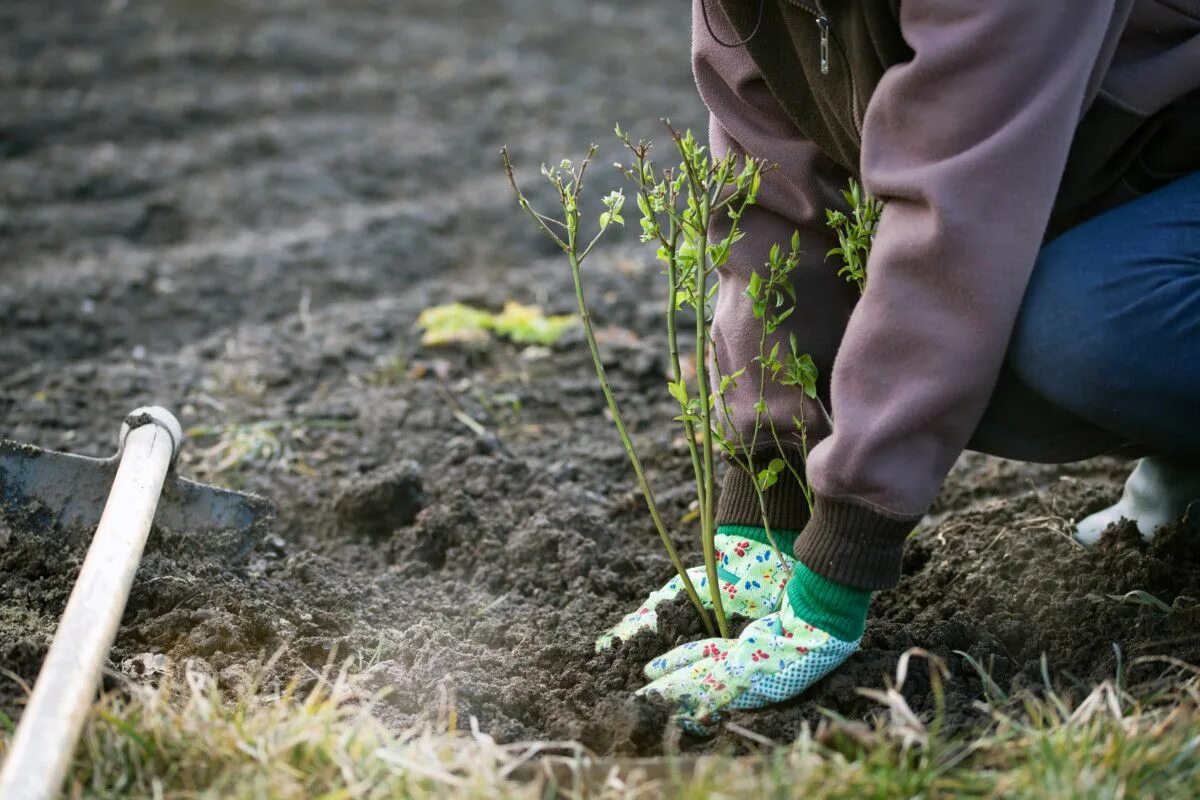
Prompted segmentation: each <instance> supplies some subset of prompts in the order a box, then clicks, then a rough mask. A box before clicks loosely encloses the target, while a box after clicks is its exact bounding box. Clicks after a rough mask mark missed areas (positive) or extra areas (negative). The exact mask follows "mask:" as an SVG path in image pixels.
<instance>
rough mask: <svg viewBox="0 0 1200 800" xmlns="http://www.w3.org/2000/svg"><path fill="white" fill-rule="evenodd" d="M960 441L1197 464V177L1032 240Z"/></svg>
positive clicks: (992, 448)
mask: <svg viewBox="0 0 1200 800" xmlns="http://www.w3.org/2000/svg"><path fill="white" fill-rule="evenodd" d="M969 447H970V449H972V450H980V451H982V452H985V453H992V454H993V455H999V456H1004V457H1006V458H1014V459H1019V460H1022V461H1042V462H1050V463H1062V462H1067V461H1078V460H1081V459H1084V458H1090V457H1092V456H1097V455H1102V454H1118V455H1128V456H1143V455H1163V456H1176V457H1183V458H1187V459H1200V173H1195V174H1192V175H1189V176H1186V177H1183V178H1180V179H1178V180H1176V181H1174V182H1173V183H1170V184H1168V185H1167V186H1164V187H1163V188H1161V189H1159V190H1157V191H1155V192H1153V193H1151V194H1147V195H1144V196H1142V197H1139V198H1137V199H1135V200H1132V201H1130V202H1128V203H1126V204H1124V205H1121V206H1118V207H1116V208H1113V209H1111V210H1109V211H1107V212H1105V213H1104V214H1101V215H1100V216H1098V217H1095V218H1093V219H1091V220H1089V221H1087V222H1085V223H1083V224H1082V225H1079V226H1078V227H1075V228H1072V229H1071V230H1069V231H1067V232H1066V233H1064V234H1062V235H1061V236H1059V237H1058V238H1057V239H1054V240H1053V241H1051V242H1049V243H1048V244H1047V245H1046V246H1045V247H1044V248H1043V249H1042V251H1041V253H1040V254H1039V256H1038V260H1037V264H1036V265H1035V267H1034V270H1033V275H1032V277H1031V279H1030V284H1029V288H1028V289H1027V291H1026V293H1025V299H1024V302H1023V303H1022V306H1021V312H1020V315H1019V317H1018V319H1017V323H1016V327H1015V329H1014V331H1013V337H1012V339H1011V341H1010V344H1009V350H1008V355H1007V358H1006V361H1005V365H1004V369H1003V371H1002V374H1001V376H1000V380H999V382H998V384H997V386H996V390H995V392H994V394H993V396H992V399H991V402H990V404H989V405H988V408H987V411H986V412H985V413H984V416H983V419H982V420H981V422H980V424H979V427H978V429H977V430H976V432H975V435H974V437H973V438H972V440H971V443H970V445H969Z"/></svg>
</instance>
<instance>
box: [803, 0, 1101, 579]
mask: <svg viewBox="0 0 1200 800" xmlns="http://www.w3.org/2000/svg"><path fill="white" fill-rule="evenodd" d="M1115 16H1119V15H1114V8H1113V1H1112V0H1094V2H1089V3H1054V2H1050V3H1047V2H1044V0H1002V1H999V2H991V3H979V2H976V1H975V0H905V2H904V3H903V4H902V5H901V18H900V23H901V30H902V32H903V35H904V37H905V39H906V41H907V42H908V43H909V44H910V45H911V47H912V48H913V50H914V51H915V56H914V58H913V59H912V60H911V61H910V62H907V63H904V64H901V65H898V66H896V67H893V68H892V69H890V70H889V71H888V72H887V73H886V74H885V75H884V76H883V79H882V80H881V82H880V84H879V86H878V87H877V89H876V91H875V94H874V95H873V96H872V98H871V101H870V103H869V106H868V108H867V112H866V115H865V120H864V126H863V148H862V172H863V180H864V184H865V185H866V187H867V189H868V190H869V191H870V192H871V193H872V194H874V195H875V196H876V197H878V198H880V199H882V200H883V201H884V202H885V203H886V207H885V211H884V213H883V217H882V219H881V221H880V224H879V228H878V232H877V235H876V239H875V245H874V250H873V252H872V254H871V257H870V261H869V263H868V267H867V271H868V272H867V274H868V278H867V290H866V293H865V295H864V296H863V298H862V300H861V301H860V302H859V304H858V306H857V307H856V308H855V310H854V312H853V314H852V315H851V317H850V321H849V325H848V327H847V329H846V332H845V336H844V338H843V341H842V344H841V347H840V349H839V351H838V353H837V361H836V364H835V366H834V370H833V385H832V404H833V418H834V431H833V434H832V435H831V436H830V437H829V438H827V439H826V440H825V441H823V442H822V443H821V444H820V445H818V446H817V447H816V448H815V449H814V450H813V452H812V453H811V458H810V460H809V475H810V478H811V481H812V483H813V486H814V489H815V491H816V493H817V495H818V498H817V509H816V512H815V516H814V519H813V521H812V522H811V523H810V524H809V526H808V528H807V529H806V530H805V532H804V534H803V536H801V538H800V540H799V542H798V544H797V550H796V552H797V555H798V556H799V557H801V558H802V559H803V560H804V562H805V563H806V564H807V565H808V566H809V567H810V568H812V569H814V570H816V571H817V572H820V573H822V574H824V575H826V576H827V577H830V578H833V579H835V580H840V581H843V582H846V583H850V584H853V585H856V586H862V587H865V588H881V587H884V586H887V585H890V584H892V583H894V582H895V580H896V579H897V578H898V575H899V551H900V546H901V544H902V542H903V539H904V537H905V535H906V534H907V532H908V530H909V529H911V527H912V525H913V524H914V523H915V521H916V520H917V519H919V517H920V516H921V515H922V514H923V513H924V512H925V510H926V509H927V508H928V506H929V504H930V503H931V502H932V499H933V496H934V494H935V493H936V492H937V490H938V488H939V487H940V485H941V483H942V481H943V480H944V478H945V476H946V474H947V472H948V471H949V469H950V467H951V466H952V465H953V463H954V461H955V459H956V458H957V456H958V455H959V453H960V452H961V451H962V449H963V448H964V447H965V445H966V443H967V441H968V439H969V438H970V435H971V433H972V432H973V430H974V428H975V426H976V425H977V424H978V421H979V419H980V418H981V416H982V414H983V411H984V407H985V405H986V403H987V401H988V398H989V396H990V394H991V392H992V389H993V388H994V385H995V382H996V379H997V375H998V373H999V369H1000V366H1001V362H1002V360H1003V358H1004V354H1005V351H1006V349H1007V346H1008V340H1009V337H1010V336H1011V332H1012V328H1013V324H1014V321H1015V319H1016V315H1017V311H1018V309H1019V306H1020V303H1021V299H1022V296H1023V294H1024V291H1025V287H1026V284H1027V282H1028V279H1029V275H1030V272H1031V270H1032V267H1033V264H1034V261H1035V259H1036V257H1037V253H1038V250H1039V247H1040V244H1041V241H1042V238H1043V235H1044V232H1045V229H1046V225H1047V221H1048V219H1049V215H1050V211H1051V208H1052V205H1053V202H1054V197H1055V194H1056V191H1057V188H1058V184H1059V181H1060V180H1061V176H1062V173H1063V169H1064V166H1065V162H1066V157H1067V152H1068V149H1069V146H1070V143H1071V140H1072V137H1073V135H1074V132H1075V129H1076V126H1077V125H1078V123H1079V120H1080V117H1081V115H1082V112H1083V110H1084V109H1083V107H1084V103H1085V98H1086V96H1087V92H1088V88H1089V86H1090V85H1094V84H1095V78H1096V76H1097V74H1098V72H1099V71H1100V70H1102V69H1103V68H1104V67H1105V66H1106V65H1105V64H1103V63H1101V62H1102V61H1104V57H1103V54H1102V50H1103V49H1104V43H1105V41H1106V34H1107V31H1108V28H1109V26H1110V25H1111V24H1114V23H1113V20H1114V17H1115ZM881 554H887V555H886V557H883V556H882V555H881Z"/></svg>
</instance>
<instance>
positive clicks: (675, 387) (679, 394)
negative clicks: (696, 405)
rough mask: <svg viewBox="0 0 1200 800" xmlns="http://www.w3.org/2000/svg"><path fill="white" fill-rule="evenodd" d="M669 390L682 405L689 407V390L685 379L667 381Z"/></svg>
mask: <svg viewBox="0 0 1200 800" xmlns="http://www.w3.org/2000/svg"><path fill="white" fill-rule="evenodd" d="M667 391H669V392H670V393H671V397H674V398H675V399H676V400H677V401H678V402H679V405H680V406H681V407H683V408H687V404H688V390H687V384H686V383H684V382H683V381H667Z"/></svg>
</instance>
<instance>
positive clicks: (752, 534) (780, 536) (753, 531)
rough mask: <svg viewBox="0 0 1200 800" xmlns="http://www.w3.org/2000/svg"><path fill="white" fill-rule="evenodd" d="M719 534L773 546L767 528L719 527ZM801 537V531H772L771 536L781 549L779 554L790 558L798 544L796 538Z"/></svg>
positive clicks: (747, 526) (745, 526) (752, 526)
mask: <svg viewBox="0 0 1200 800" xmlns="http://www.w3.org/2000/svg"><path fill="white" fill-rule="evenodd" d="M717 534H718V535H719V536H737V537H740V538H742V539H749V540H750V541H752V542H758V543H759V544H765V545H766V546H767V547H770V546H771V539H770V538H768V537H767V531H766V529H765V528H760V527H757V526H754V525H718V526H717ZM799 535H800V532H799V531H774V530H773V531H771V536H772V537H774V539H775V544H776V545H777V546H778V547H779V552H780V553H783V555H785V556H787V557H788V558H791V557H792V548H793V547H794V546H795V544H796V537H797V536H799Z"/></svg>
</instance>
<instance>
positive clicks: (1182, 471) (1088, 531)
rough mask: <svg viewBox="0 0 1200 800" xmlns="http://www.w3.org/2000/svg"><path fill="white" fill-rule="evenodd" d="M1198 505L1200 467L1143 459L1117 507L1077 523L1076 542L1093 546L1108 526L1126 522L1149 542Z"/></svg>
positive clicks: (1164, 460) (1183, 463)
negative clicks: (1193, 506)
mask: <svg viewBox="0 0 1200 800" xmlns="http://www.w3.org/2000/svg"><path fill="white" fill-rule="evenodd" d="M1198 501H1200V463H1197V462H1196V461H1187V462H1181V461H1173V460H1170V459H1164V458H1143V459H1142V460H1141V461H1139V462H1138V465H1137V467H1136V468H1135V469H1134V470H1133V473H1132V474H1130V476H1129V479H1128V480H1127V481H1125V491H1124V492H1122V493H1121V499H1120V500H1118V501H1117V503H1116V505H1112V506H1109V507H1108V508H1106V509H1103V510H1101V511H1097V512H1096V513H1095V514H1092V515H1091V516H1090V517H1088V518H1087V519H1085V520H1083V521H1082V522H1080V523H1079V525H1078V526H1076V528H1075V539H1076V540H1078V541H1079V542H1081V543H1082V544H1085V545H1093V544H1095V543H1096V541H1097V540H1098V539H1099V538H1100V534H1102V533H1104V531H1105V530H1106V529H1107V528H1108V526H1109V525H1112V524H1113V523H1114V522H1117V521H1118V520H1120V519H1121V518H1125V519H1127V520H1131V521H1133V522H1135V523H1137V527H1138V532H1139V533H1141V534H1142V538H1143V539H1145V540H1146V541H1150V540H1151V539H1153V538H1154V533H1155V531H1157V530H1158V528H1160V527H1161V526H1163V525H1166V524H1167V523H1168V522H1174V521H1175V520H1177V519H1180V518H1181V517H1183V516H1184V514H1186V513H1187V511H1188V506H1190V505H1191V504H1192V503H1196V502H1198ZM1198 510H1200V509H1198Z"/></svg>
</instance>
